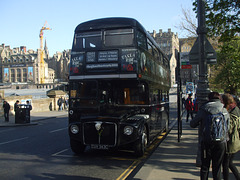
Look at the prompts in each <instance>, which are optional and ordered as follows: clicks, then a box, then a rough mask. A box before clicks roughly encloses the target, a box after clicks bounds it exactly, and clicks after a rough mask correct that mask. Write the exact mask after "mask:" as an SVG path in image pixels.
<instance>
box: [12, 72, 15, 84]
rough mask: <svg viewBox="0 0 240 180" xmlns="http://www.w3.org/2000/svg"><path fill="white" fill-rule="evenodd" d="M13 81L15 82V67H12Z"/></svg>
mask: <svg viewBox="0 0 240 180" xmlns="http://www.w3.org/2000/svg"><path fill="white" fill-rule="evenodd" d="M11 82H15V69H11Z"/></svg>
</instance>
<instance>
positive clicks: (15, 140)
mask: <svg viewBox="0 0 240 180" xmlns="http://www.w3.org/2000/svg"><path fill="white" fill-rule="evenodd" d="M28 138H29V137H24V138H20V139H14V140H11V141H6V142H2V143H0V146H1V145H5V144H9V143H13V142H17V141H22V140H25V139H28Z"/></svg>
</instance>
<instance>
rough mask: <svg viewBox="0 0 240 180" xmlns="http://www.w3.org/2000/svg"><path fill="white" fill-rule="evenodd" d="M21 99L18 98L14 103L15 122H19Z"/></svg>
mask: <svg viewBox="0 0 240 180" xmlns="http://www.w3.org/2000/svg"><path fill="white" fill-rule="evenodd" d="M18 104H19V100H17V101H16V102H15V103H14V111H15V123H17V122H18V119H19V106H18Z"/></svg>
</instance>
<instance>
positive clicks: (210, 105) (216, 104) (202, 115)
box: [190, 99, 230, 132]
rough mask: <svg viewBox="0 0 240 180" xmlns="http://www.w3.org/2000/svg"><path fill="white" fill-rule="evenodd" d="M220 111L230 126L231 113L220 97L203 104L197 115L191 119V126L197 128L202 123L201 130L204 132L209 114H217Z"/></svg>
mask: <svg viewBox="0 0 240 180" xmlns="http://www.w3.org/2000/svg"><path fill="white" fill-rule="evenodd" d="M219 112H223V115H224V118H225V120H226V121H227V125H228V128H229V123H230V116H229V113H228V111H227V109H226V108H223V104H222V103H221V101H220V100H219V99H213V100H211V101H209V102H207V103H206V104H204V105H202V106H201V107H200V109H199V111H198V113H197V114H196V116H195V117H194V118H193V120H191V121H190V126H191V127H192V128H195V127H197V126H199V125H200V132H203V127H205V119H206V118H207V116H208V114H209V113H210V114H217V113H219Z"/></svg>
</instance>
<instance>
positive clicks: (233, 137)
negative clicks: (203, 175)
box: [222, 93, 240, 180]
mask: <svg viewBox="0 0 240 180" xmlns="http://www.w3.org/2000/svg"><path fill="white" fill-rule="evenodd" d="M222 100H223V104H224V107H225V108H226V109H227V110H228V112H229V115H230V126H229V129H228V134H229V141H228V143H227V144H228V146H227V147H228V148H227V152H226V154H225V156H224V160H223V178H224V180H228V179H229V168H230V169H231V171H232V173H233V175H234V176H235V178H236V179H238V180H240V175H239V172H238V169H237V168H236V166H235V165H234V164H233V159H234V157H235V154H236V153H237V152H238V151H239V150H240V139H239V127H240V122H239V119H238V118H239V117H240V110H239V108H238V107H237V103H236V101H235V100H234V97H233V96H232V95H231V94H228V93H227V94H224V95H223V96H222Z"/></svg>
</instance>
